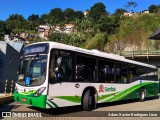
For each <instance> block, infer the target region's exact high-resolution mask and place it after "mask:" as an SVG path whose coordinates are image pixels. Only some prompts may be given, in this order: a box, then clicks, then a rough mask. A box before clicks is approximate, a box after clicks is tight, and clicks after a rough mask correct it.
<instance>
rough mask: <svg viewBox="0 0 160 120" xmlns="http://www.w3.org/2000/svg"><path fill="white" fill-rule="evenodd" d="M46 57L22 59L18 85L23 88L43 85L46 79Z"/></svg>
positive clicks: (36, 56) (37, 56)
mask: <svg viewBox="0 0 160 120" xmlns="http://www.w3.org/2000/svg"><path fill="white" fill-rule="evenodd" d="M46 62H47V56H46V55H39V54H37V55H35V56H30V57H26V58H23V59H21V64H20V67H19V75H18V82H17V83H18V84H20V85H22V86H38V85H41V84H42V83H43V82H44V81H45V78H46Z"/></svg>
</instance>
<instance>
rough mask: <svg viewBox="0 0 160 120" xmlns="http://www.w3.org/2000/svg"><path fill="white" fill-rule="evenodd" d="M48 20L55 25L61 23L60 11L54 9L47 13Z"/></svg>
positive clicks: (61, 15) (62, 17) (62, 16)
mask: <svg viewBox="0 0 160 120" xmlns="http://www.w3.org/2000/svg"><path fill="white" fill-rule="evenodd" d="M49 19H50V21H52V24H57V23H59V22H62V21H63V20H64V14H63V11H62V9H60V8H54V9H52V10H51V11H50V13H49Z"/></svg>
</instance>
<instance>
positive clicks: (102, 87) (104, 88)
mask: <svg viewBox="0 0 160 120" xmlns="http://www.w3.org/2000/svg"><path fill="white" fill-rule="evenodd" d="M115 91H116V88H115V87H104V86H103V85H100V86H99V92H115Z"/></svg>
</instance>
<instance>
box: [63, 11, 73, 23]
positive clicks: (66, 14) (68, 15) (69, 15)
mask: <svg viewBox="0 0 160 120" xmlns="http://www.w3.org/2000/svg"><path fill="white" fill-rule="evenodd" d="M64 17H65V20H66V21H67V22H70V21H72V20H73V19H74V18H75V12H74V10H73V9H71V8H67V9H66V10H65V11H64Z"/></svg>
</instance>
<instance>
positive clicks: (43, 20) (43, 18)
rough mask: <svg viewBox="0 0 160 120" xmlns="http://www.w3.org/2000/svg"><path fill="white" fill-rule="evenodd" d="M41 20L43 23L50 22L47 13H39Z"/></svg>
mask: <svg viewBox="0 0 160 120" xmlns="http://www.w3.org/2000/svg"><path fill="white" fill-rule="evenodd" d="M41 21H42V23H43V24H46V23H50V22H49V15H48V14H43V15H41Z"/></svg>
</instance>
